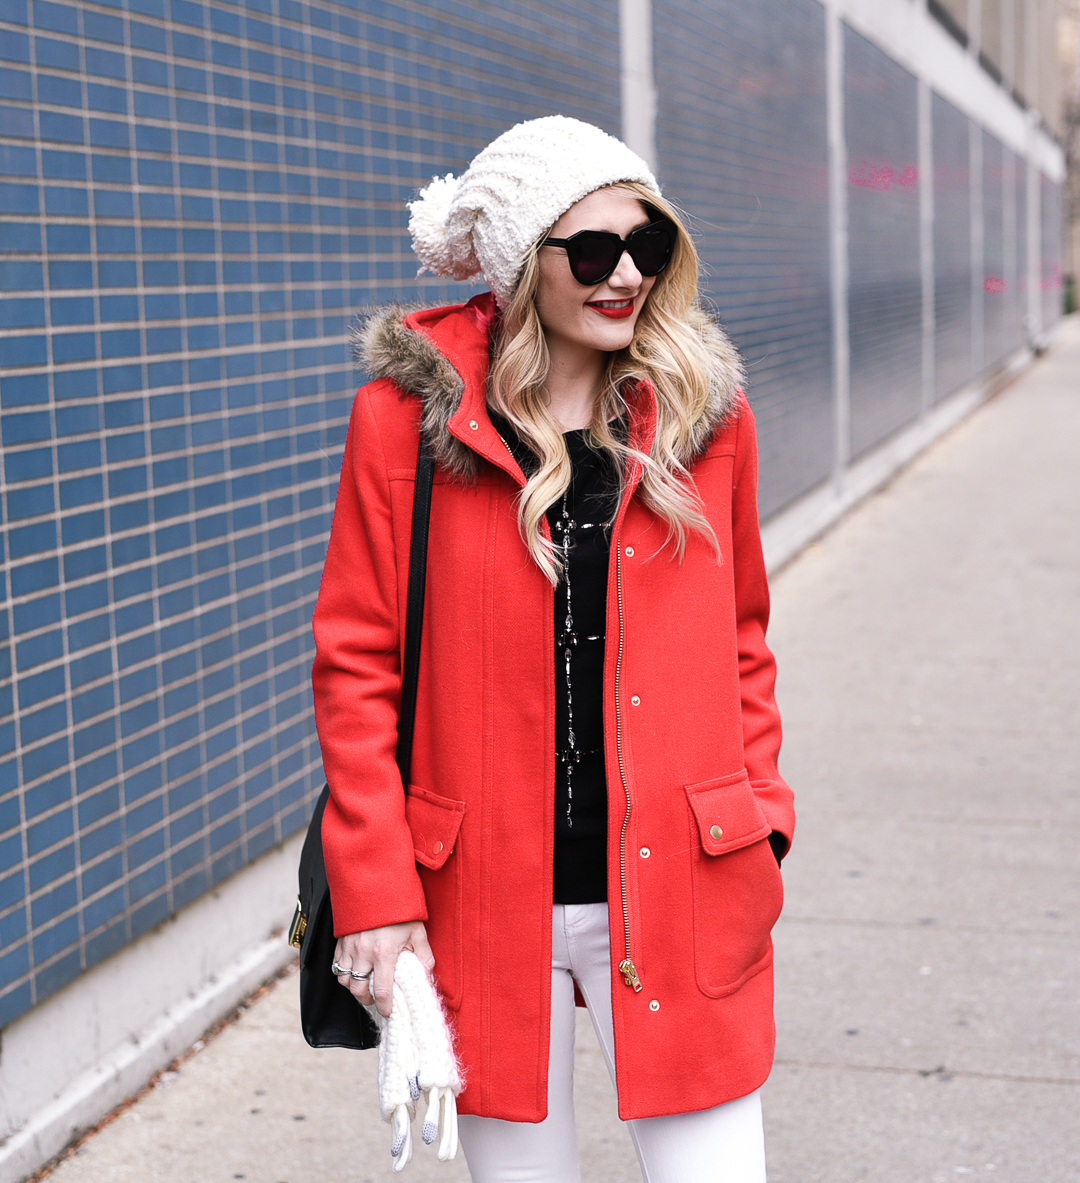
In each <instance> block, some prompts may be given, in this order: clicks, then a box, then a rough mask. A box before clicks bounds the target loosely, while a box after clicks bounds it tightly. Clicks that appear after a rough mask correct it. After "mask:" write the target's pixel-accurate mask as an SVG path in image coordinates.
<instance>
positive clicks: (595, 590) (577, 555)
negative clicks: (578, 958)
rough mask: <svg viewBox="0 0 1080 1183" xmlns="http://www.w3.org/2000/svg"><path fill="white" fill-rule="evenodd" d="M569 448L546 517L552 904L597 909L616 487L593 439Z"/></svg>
mask: <svg viewBox="0 0 1080 1183" xmlns="http://www.w3.org/2000/svg"><path fill="white" fill-rule="evenodd" d="M492 419H493V420H497V417H496V416H495V415H493V416H492ZM496 426H497V427H498V429H499V431H500V433H501V434H502V436H503V438H504V439H505V440H506V443H507V446H508V447H509V448H510V450H511V452H513V454H514V458H515V459H516V460H517V461H518V463H519V464H520V465H521V468H522V471H524V472H525V473H531V472H532V471H534V470H535V468H536V460H535V458H534V457H533V456H532V454H531V453H530V452H529V450H528V448H526V447H525V445H524V444H523V443H522V442H521V441H520V440H519V439H518V437H517V436H516V435H515V434H514V431H513V428H512V427H511V426H510V424H509V423H507V422H506V421H505V420H501V421H497V422H496ZM563 439H564V440H565V441H566V447H567V451H568V452H569V454H570V464H571V470H572V476H571V481H570V487H569V488H568V489H567V491H566V495H565V496H564V497H562V498H560V499H559V500H558V501H556V502H555V504H554V505H552V506H551V507H550V508H549V509H548V511H547V519H548V525H549V527H550V528H551V537H552V541H553V542H554V544H555V548H556V551H557V553H558V555H559V557H560V558H561V559H562V561H563V575H562V578H561V579H560V580H559V584H558V586H557V587H556V589H555V755H556V764H555V873H554V901H555V903H557V904H591V903H598V902H600V901H602V900H606V899H607V780H606V776H605V773H604V630H605V624H606V617H607V575H608V552H609V549H610V525H609V524H610V522H611V519H612V518H613V517H614V515H615V510H616V507H617V495H618V479H617V475H616V473H615V471H614V468H613V466H612V463H611V461H610V459H609V458H608V456H607V455H606V454H605V453H603V452H598V451H596V450H595V449H594V448H592V447H591V446H590V445H589V442H588V432H587V431H585V430H581V431H568V432H566V433H564V435H563Z"/></svg>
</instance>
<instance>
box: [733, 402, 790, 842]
mask: <svg viewBox="0 0 1080 1183" xmlns="http://www.w3.org/2000/svg"><path fill="white" fill-rule="evenodd" d="M737 430H738V434H737V438H736V445H735V467H734V476H733V480H734V487H733V489H732V511H731V516H732V521H731V536H732V546H733V550H734V553H733V555H732V564H733V568H734V580H735V615H736V627H737V630H738V645H739V692H740V697H741V699H742V728H743V751H744V754H745V758H746V769H747V772H748V773H749V775H750V784H751V786H752V787H753V790H754V792H755V794H756V795H757V798H758V803H759V804H760V806H761V809H762V812H763V813H764V814H765V818H766V820H767V821H768V822H769V825H770V826H772V828H773V830H774V831H775V832H777V833H779V834H781V835H783V841H782V842H779V843H778V845H779V847H780V850H779V853H780V854H784V853H786V851H787V848H788V847H789V846H790V845H791V836H792V832H793V831H794V828H795V811H794V805H793V794H792V792H791V789H790V788H788V786H787V784H786V783H785V782H784V780H783V778H782V777H781V776H780V772H779V769H778V767H777V760H778V758H779V755H780V712H779V711H778V710H777V706H776V695H775V685H776V661H775V659H774V657H773V655H772V651H771V650H770V649H769V647H768V645H767V644H766V643H765V630H766V628H767V627H768V624H769V583H768V579H767V577H766V574H765V558H764V555H763V554H762V550H761V529H760V527H759V524H758V507H757V435H756V432H755V428H754V413H753V411H751V409H750V404H749V403H748V402H747V401H746V399H745V397H742V400H741V408H740V414H739V420H738V429H737Z"/></svg>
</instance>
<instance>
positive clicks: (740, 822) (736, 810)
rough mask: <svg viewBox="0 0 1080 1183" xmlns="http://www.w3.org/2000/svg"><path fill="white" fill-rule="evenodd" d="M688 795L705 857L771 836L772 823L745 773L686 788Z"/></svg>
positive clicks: (705, 781) (721, 777)
mask: <svg viewBox="0 0 1080 1183" xmlns="http://www.w3.org/2000/svg"><path fill="white" fill-rule="evenodd" d="M686 796H687V799H688V800H689V802H690V808H691V809H692V810H693V811H694V817H695V818H696V819H697V826H698V832H699V834H700V835H701V845H702V848H703V849H704V851H705V853H706V854H727V852H728V851H729V850H738V849H739V847H740V846H749V845H750V844H751V843H752V842H758V841H760V840H761V839H762V838H766V837H768V835H769V831H770V826H769V823H768V822H767V821H766V820H765V815H764V814H763V813H762V812H761V806H760V805H759V804H758V801H757V798H756V797H755V796H754V790H753V789H752V788H751V787H750V778H749V777H748V776H747V775H746V772H745V771H742V772H735V773H732V775H730V776H720V777H717V778H716V780H704V781H702V782H701V783H700V784H696V785H687V786H686Z"/></svg>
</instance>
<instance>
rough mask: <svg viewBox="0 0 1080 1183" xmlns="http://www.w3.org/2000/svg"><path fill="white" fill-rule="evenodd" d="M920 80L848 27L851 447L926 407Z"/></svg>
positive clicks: (877, 438) (877, 437)
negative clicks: (923, 394)
mask: <svg viewBox="0 0 1080 1183" xmlns="http://www.w3.org/2000/svg"><path fill="white" fill-rule="evenodd" d="M915 90H916V87H915V77H914V75H912V74H911V73H910V72H909V71H908V70H905V69H904V68H903V67H902V66H900V65H898V64H897V63H896V62H894V61H892V60H891V59H890V58H889V57H888V55H887V54H886V53H885V52H884V51H883V50H881V49H880V48H878V46H876V45H873V44H872V43H871V42H870V41H868V40H867V39H866V38H865V37H862V36H860V35H859V34H858V33H857V32H855V31H854V30H853V29H851V28H850V27H847V26H845V29H844V121H845V131H846V142H847V165H848V169H847V176H848V196H847V201H848V275H849V280H848V325H849V330H848V331H849V339H850V349H851V440H850V452H851V454H852V455H854V456H858V455H860V454H861V453H863V452H865V451H866V450H867V449H868V448H871V447H873V446H874V445H875V444H877V443H880V442H881V441H882V440H883V439H885V438H886V437H887V436H889V435H891V434H892V433H893V432H894V431H896V430H897V429H898V428H900V427H902V426H903V425H904V424H905V423H909V422H910V421H911V420H912V419H914V418H915V417H916V415H918V413H919V409H920V406H921V391H922V272H921V262H920V256H919V248H918V244H919V168H918V142H917V141H918V129H917V114H916V96H915Z"/></svg>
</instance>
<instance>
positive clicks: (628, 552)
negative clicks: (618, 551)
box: [624, 546, 634, 559]
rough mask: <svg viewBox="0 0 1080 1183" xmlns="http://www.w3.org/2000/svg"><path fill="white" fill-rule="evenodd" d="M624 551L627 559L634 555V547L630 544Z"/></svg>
mask: <svg viewBox="0 0 1080 1183" xmlns="http://www.w3.org/2000/svg"><path fill="white" fill-rule="evenodd" d="M624 553H625V555H626V557H627V558H628V559H632V558H633V557H634V548H633V547H632V546H628V547H627V548H626V550H625V551H624Z"/></svg>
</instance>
